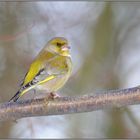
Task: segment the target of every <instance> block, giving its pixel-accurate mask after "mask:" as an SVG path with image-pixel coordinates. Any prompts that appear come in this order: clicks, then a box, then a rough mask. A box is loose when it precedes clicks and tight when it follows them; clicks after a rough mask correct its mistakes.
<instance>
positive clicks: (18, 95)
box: [9, 90, 21, 102]
mask: <svg viewBox="0 0 140 140" xmlns="http://www.w3.org/2000/svg"><path fill="white" fill-rule="evenodd" d="M20 93H21V91H20V90H19V91H18V92H17V93H16V94H15V95H14V96H13V97H12V98H11V99H10V100H9V102H11V101H14V102H16V101H17V100H18V98H19V97H20Z"/></svg>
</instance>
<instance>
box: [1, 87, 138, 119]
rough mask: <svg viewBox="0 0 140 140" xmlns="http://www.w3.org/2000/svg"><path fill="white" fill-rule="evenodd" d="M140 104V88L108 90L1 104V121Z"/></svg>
mask: <svg viewBox="0 0 140 140" xmlns="http://www.w3.org/2000/svg"><path fill="white" fill-rule="evenodd" d="M135 104H140V87H139V86H138V87H134V88H128V89H121V90H108V91H103V92H100V93H98V94H97V93H96V94H92V95H83V96H80V97H79V96H77V97H60V98H58V99H54V100H52V99H49V98H41V99H34V100H24V101H19V102H16V103H15V102H9V103H8V102H7V103H3V104H0V121H6V120H17V119H20V118H23V117H32V116H48V115H64V114H71V113H81V112H91V111H94V110H101V109H109V108H113V107H122V106H127V105H135Z"/></svg>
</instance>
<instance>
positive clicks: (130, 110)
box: [0, 1, 140, 138]
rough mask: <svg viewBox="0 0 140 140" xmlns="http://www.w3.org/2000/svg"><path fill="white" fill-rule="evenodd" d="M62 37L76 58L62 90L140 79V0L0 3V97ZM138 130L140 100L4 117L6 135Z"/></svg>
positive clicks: (0, 127) (122, 134) (1, 130)
mask: <svg viewBox="0 0 140 140" xmlns="http://www.w3.org/2000/svg"><path fill="white" fill-rule="evenodd" d="M56 36H62V37H65V38H67V39H68V40H69V42H70V46H71V54H72V60H73V74H72V76H71V78H70V79H69V81H68V82H67V84H66V85H65V86H64V87H63V88H62V89H61V90H60V91H59V92H60V93H61V95H62V96H75V95H83V94H91V93H93V91H102V90H108V89H118V88H127V87H133V86H137V85H139V84H140V76H139V73H140V65H139V62H140V55H139V54H140V2H60V1H58V2H0V89H1V90H0V102H1V103H2V102H6V101H8V100H9V99H10V98H11V97H12V96H13V95H14V94H15V92H16V91H17V90H18V88H19V85H20V83H21V81H22V79H23V77H24V75H25V73H26V71H27V70H28V68H29V66H30V64H31V62H32V60H33V59H34V58H35V57H36V55H37V54H38V53H39V51H40V50H41V49H42V48H43V47H44V45H45V44H46V43H47V41H48V40H50V39H51V38H53V37H56ZM36 96H38V95H36ZM23 98H31V95H30V94H26V95H25V96H24V97H23ZM139 132H140V106H139V105H134V106H129V107H127V108H121V109H117V108H114V109H112V110H111V109H110V110H102V111H101V110H100V111H94V112H90V113H81V114H72V115H62V116H49V117H33V118H23V119H20V120H18V121H17V123H15V122H12V121H9V122H4V123H0V138H140V133H139Z"/></svg>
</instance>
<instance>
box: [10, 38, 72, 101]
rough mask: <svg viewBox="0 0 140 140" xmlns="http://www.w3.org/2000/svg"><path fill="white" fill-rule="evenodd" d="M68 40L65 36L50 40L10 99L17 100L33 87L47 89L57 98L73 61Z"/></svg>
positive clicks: (69, 72) (69, 73)
mask: <svg viewBox="0 0 140 140" xmlns="http://www.w3.org/2000/svg"><path fill="white" fill-rule="evenodd" d="M69 49H70V47H69V46H68V41H67V40H66V39H65V38H63V37H56V38H54V39H52V40H50V41H49V42H48V43H47V45H46V46H45V47H44V48H43V49H42V50H41V52H40V53H39V54H38V56H37V57H36V58H35V60H34V61H33V62H32V64H31V65H30V68H29V70H28V72H27V73H26V75H25V77H24V80H23V82H22V84H21V86H20V89H19V90H18V92H17V93H16V94H15V95H14V96H13V97H12V98H11V99H10V101H14V102H16V101H17V100H18V98H19V97H21V96H22V95H24V94H25V93H26V92H27V91H29V90H31V89H39V90H45V91H46V92H47V93H51V96H52V97H53V98H55V97H56V96H57V94H56V93H55V92H56V91H57V90H58V89H60V88H61V87H62V86H63V85H64V84H65V82H66V81H67V80H68V78H69V76H70V75H71V71H72V61H71V56H70V52H69Z"/></svg>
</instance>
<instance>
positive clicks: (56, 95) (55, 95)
mask: <svg viewBox="0 0 140 140" xmlns="http://www.w3.org/2000/svg"><path fill="white" fill-rule="evenodd" d="M49 97H50V98H51V99H56V98H59V97H60V95H59V94H57V93H55V92H51V93H50V94H49Z"/></svg>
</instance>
